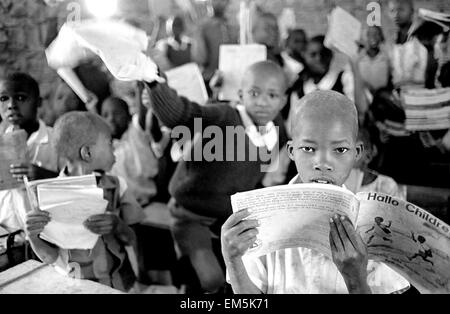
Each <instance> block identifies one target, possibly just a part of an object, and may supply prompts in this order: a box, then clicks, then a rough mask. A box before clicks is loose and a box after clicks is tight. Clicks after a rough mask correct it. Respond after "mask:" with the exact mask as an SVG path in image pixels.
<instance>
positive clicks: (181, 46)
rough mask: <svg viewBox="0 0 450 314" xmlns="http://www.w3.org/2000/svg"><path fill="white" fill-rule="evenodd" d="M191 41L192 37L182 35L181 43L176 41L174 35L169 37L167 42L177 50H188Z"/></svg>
mask: <svg viewBox="0 0 450 314" xmlns="http://www.w3.org/2000/svg"><path fill="white" fill-rule="evenodd" d="M190 43H191V39H190V38H189V37H187V36H181V43H179V42H178V41H176V40H175V38H174V37H169V38H168V39H167V44H168V45H169V46H171V47H172V48H173V49H175V50H186V49H187V47H188V45H189V44H190Z"/></svg>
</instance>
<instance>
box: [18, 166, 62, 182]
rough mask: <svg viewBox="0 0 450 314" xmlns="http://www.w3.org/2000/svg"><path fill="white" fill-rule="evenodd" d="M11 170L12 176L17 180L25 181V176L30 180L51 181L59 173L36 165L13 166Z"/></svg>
mask: <svg viewBox="0 0 450 314" xmlns="http://www.w3.org/2000/svg"><path fill="white" fill-rule="evenodd" d="M10 169H11V170H10V173H11V175H12V176H13V178H15V179H17V180H23V177H24V176H27V177H28V179H30V180H40V179H50V178H56V177H57V176H58V173H56V172H53V171H51V170H48V169H45V168H42V167H38V166H36V165H34V164H17V165H11V167H10Z"/></svg>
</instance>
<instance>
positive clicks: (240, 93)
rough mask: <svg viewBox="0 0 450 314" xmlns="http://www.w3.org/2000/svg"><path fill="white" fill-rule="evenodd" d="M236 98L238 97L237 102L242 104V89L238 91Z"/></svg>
mask: <svg viewBox="0 0 450 314" xmlns="http://www.w3.org/2000/svg"><path fill="white" fill-rule="evenodd" d="M238 96H239V100H240V101H241V102H242V100H243V98H244V92H242V89H240V90H239V91H238Z"/></svg>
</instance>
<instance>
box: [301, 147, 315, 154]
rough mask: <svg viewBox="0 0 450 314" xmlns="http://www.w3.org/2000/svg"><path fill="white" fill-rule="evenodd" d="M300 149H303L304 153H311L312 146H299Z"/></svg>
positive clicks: (312, 150)
mask: <svg viewBox="0 0 450 314" xmlns="http://www.w3.org/2000/svg"><path fill="white" fill-rule="evenodd" d="M300 149H301V150H302V151H304V152H305V153H313V152H314V148H312V147H308V146H304V147H300Z"/></svg>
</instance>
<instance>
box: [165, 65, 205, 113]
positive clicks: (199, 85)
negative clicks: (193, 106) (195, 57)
mask: <svg viewBox="0 0 450 314" xmlns="http://www.w3.org/2000/svg"><path fill="white" fill-rule="evenodd" d="M166 76H167V84H169V86H170V87H171V88H173V89H174V90H176V91H177V92H178V94H179V95H180V96H184V97H186V98H187V99H189V100H190V101H193V102H196V103H197V104H199V105H202V106H203V105H205V104H206V102H207V101H208V92H207V91H206V86H205V82H204V81H203V77H202V73H201V72H200V69H199V67H198V65H197V64H196V63H188V64H185V65H182V66H180V67H177V68H174V69H171V70H169V71H166Z"/></svg>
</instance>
